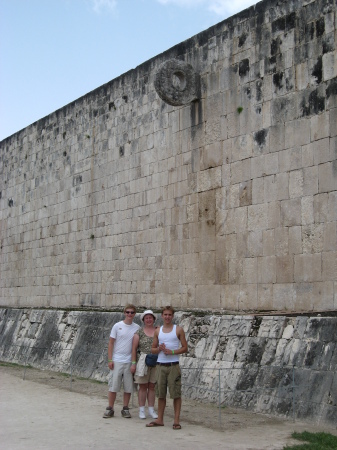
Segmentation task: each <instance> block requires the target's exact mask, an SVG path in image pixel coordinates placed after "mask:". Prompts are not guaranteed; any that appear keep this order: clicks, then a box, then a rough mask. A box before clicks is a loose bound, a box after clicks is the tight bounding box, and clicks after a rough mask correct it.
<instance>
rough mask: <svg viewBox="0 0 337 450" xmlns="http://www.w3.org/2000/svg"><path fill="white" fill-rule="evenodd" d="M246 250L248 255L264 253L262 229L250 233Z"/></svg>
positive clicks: (253, 255)
mask: <svg viewBox="0 0 337 450" xmlns="http://www.w3.org/2000/svg"><path fill="white" fill-rule="evenodd" d="M246 252H247V256H248V257H256V256H262V255H263V240H262V230H258V231H251V232H249V233H248V237H247V248H246Z"/></svg>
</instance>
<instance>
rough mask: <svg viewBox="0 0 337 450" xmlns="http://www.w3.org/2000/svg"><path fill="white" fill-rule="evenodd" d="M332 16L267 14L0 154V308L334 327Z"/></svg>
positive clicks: (233, 23)
mask: <svg viewBox="0 0 337 450" xmlns="http://www.w3.org/2000/svg"><path fill="white" fill-rule="evenodd" d="M336 124H337V59H336V1H335V0H293V1H280V0H277V1H276V0H266V1H263V2H260V3H258V4H257V5H256V6H253V7H251V8H249V9H247V10H245V11H243V12H241V13H240V14H237V15H236V16H233V17H231V18H229V19H227V20H225V21H223V22H221V23H219V24H217V25H215V26H214V27H211V28H210V29H208V30H206V31H204V32H202V33H200V34H198V35H196V36H194V37H192V38H191V39H189V40H187V41H185V42H182V43H181V44H179V45H177V46H175V47H173V48H171V49H169V50H167V51H166V52H165V53H163V54H160V55H158V56H156V57H155V58H153V59H151V60H149V61H147V62H145V63H144V64H142V65H141V66H139V67H137V68H136V69H134V70H131V71H130V72H128V73H126V74H124V75H121V76H120V77H118V78H116V79H114V80H112V81H111V82H109V83H107V84H105V85H104V86H101V87H100V88H98V89H96V90H95V91H93V92H90V93H88V94H87V95H85V96H84V97H82V98H79V99H78V100H76V101H74V102H73V103H71V104H69V105H67V106H65V107H63V108H62V109H60V110H58V111H56V112H54V113H52V114H50V115H49V116H47V117H45V118H43V119H41V120H39V121H37V122H36V123H34V124H32V125H30V126H28V127H27V128H25V129H24V130H21V131H19V132H18V133H16V134H14V135H13V136H10V137H8V138H7V139H5V140H3V141H2V142H1V143H0V147H1V149H0V151H1V153H0V155H1V176H0V183H1V184H0V207H1V209H0V220H1V222H0V226H1V228H0V229H1V236H0V238H1V251H0V273H1V278H0V305H2V306H11V307H18V306H19V307H58V308H68V307H73V308H80V307H100V308H104V309H113V308H115V307H118V306H121V305H125V304H126V303H127V302H133V303H135V304H136V305H141V306H151V307H160V306H161V305H163V304H167V303H170V304H173V305H174V306H176V307H178V308H180V309H185V310H192V309H194V308H202V309H209V310H226V311H232V312H233V311H234V312H235V311H236V312H242V311H266V310H270V311H283V310H287V311H306V310H309V311H310V310H314V311H318V310H322V311H324V310H334V309H336V304H337V263H336V261H337V258H336V256H337V253H336V242H337V237H336V219H337V193H336V190H337V164H336V155H337V125H336Z"/></svg>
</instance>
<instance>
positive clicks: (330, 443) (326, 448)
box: [284, 431, 337, 450]
mask: <svg viewBox="0 0 337 450" xmlns="http://www.w3.org/2000/svg"><path fill="white" fill-rule="evenodd" d="M291 437H293V438H294V439H297V440H299V441H304V443H303V444H298V445H291V446H286V447H284V450H330V449H337V436H334V435H332V434H330V433H309V432H308V431H303V433H293V434H292V435H291Z"/></svg>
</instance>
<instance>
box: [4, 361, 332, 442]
mask: <svg viewBox="0 0 337 450" xmlns="http://www.w3.org/2000/svg"><path fill="white" fill-rule="evenodd" d="M0 366H1V367H0V376H1V373H4V374H6V376H7V375H9V376H10V377H15V378H16V379H20V378H21V379H25V380H26V382H33V383H37V384H39V385H45V386H48V387H50V388H53V390H54V391H55V392H57V390H61V391H64V392H67V391H68V392H70V391H71V392H72V393H78V394H81V395H83V396H86V397H89V398H90V399H92V400H90V402H91V401H92V403H94V402H96V403H97V402H99V403H100V404H101V405H102V407H103V406H104V405H106V399H107V384H106V383H99V382H95V381H92V380H88V379H82V378H78V377H70V376H69V375H66V374H60V373H55V372H50V371H46V370H37V369H33V368H26V369H24V368H23V367H21V366H14V365H8V364H0ZM62 395H63V394H62ZM69 395H70V394H69ZM121 397H122V396H121V395H120V394H119V397H117V402H116V405H115V406H116V408H115V409H119V408H120V407H121V406H122V405H121V404H120V400H121ZM137 405H138V401H137V396H136V394H134V396H133V399H132V405H130V406H131V412H132V415H133V417H134V419H133V423H137V421H138V422H141V421H139V419H138V417H137V416H138V411H137V409H138V408H137ZM102 409H103V408H102ZM102 412H103V411H102ZM96 414H97V413H96ZM100 417H101V416H100ZM98 420H99V421H102V419H98ZM115 420H116V419H113V421H115ZM103 422H104V423H106V421H105V420H103ZM165 422H166V423H167V424H168V423H171V422H173V408H172V402H171V401H168V403H167V408H166V411H165ZM115 423H116V422H115ZM122 423H123V425H124V421H122ZM181 423H182V425H183V430H184V432H185V433H186V430H187V431H189V430H191V429H192V430H196V428H195V427H200V429H201V428H202V429H205V431H204V433H207V434H208V433H212V430H213V435H211V434H210V436H212V439H215V438H216V436H215V435H217V436H219V434H218V433H219V432H220V433H221V434H222V433H223V436H224V443H225V442H226V439H227V445H228V447H227V446H226V447H223V448H238V449H239V448H240V449H248V448H249V449H282V448H283V446H285V445H289V444H292V443H298V441H297V442H296V441H293V440H292V439H291V433H292V432H293V431H298V432H301V431H304V430H307V431H312V432H318V431H326V432H330V433H332V434H336V435H337V430H336V429H331V427H330V428H329V427H324V426H321V425H320V426H318V425H315V424H312V423H303V422H293V421H291V420H284V419H281V418H275V417H271V416H268V415H262V414H257V413H253V412H251V411H246V410H243V409H237V408H230V407H226V408H222V409H221V416H220V417H219V409H218V408H217V406H216V405H213V404H207V403H201V402H197V401H192V400H189V399H185V398H184V399H183V406H182V412H181ZM128 424H129V423H128ZM165 429H166V427H165ZM207 429H208V430H209V432H208V431H206V430H207ZM140 430H141V432H143V430H144V433H148V432H147V431H145V430H146V429H145V427H144V423H142V427H141V428H140ZM175 436H176V435H175ZM180 436H181V437H182V435H180ZM217 439H219V438H217ZM240 439H241V440H242V442H241V444H240ZM250 439H251V440H250ZM254 440H256V441H257V442H256V443H254V442H255V441H254ZM259 440H260V441H259ZM220 441H221V442H222V439H221V438H220ZM229 441H231V442H232V443H231V444H230V443H229ZM253 441H254V442H253ZM246 442H249V443H250V444H249V447H248V446H247V444H245V443H246ZM271 442H273V444H272V443H271ZM233 443H235V444H233ZM268 443H269V444H268ZM17 448H20V447H17ZM27 448H29V447H27ZM73 448H75V447H73ZM88 448H89V447H88ZM90 448H91V447H90ZM97 448H99V447H97ZM184 448H185V447H184ZM187 448H189V447H187ZM194 448H203V447H198V446H195V445H194Z"/></svg>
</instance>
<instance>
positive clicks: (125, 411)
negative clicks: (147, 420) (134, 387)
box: [121, 408, 131, 419]
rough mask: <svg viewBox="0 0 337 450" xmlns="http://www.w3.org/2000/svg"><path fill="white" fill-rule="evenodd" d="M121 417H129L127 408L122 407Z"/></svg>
mask: <svg viewBox="0 0 337 450" xmlns="http://www.w3.org/2000/svg"><path fill="white" fill-rule="evenodd" d="M121 414H122V417H124V418H125V419H131V414H130V411H129V408H123V409H122V411H121Z"/></svg>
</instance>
